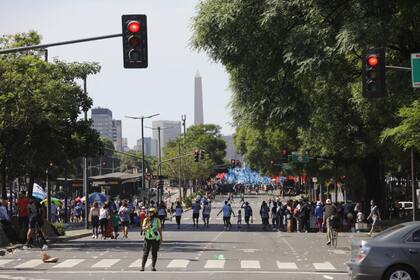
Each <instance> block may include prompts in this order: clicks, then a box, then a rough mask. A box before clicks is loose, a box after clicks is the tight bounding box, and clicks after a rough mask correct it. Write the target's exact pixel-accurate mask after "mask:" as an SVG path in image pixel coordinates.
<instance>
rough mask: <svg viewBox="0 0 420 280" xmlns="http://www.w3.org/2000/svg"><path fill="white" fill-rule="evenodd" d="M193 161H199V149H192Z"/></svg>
mask: <svg viewBox="0 0 420 280" xmlns="http://www.w3.org/2000/svg"><path fill="white" fill-rule="evenodd" d="M194 161H195V162H199V161H200V150H198V149H197V150H195V151H194Z"/></svg>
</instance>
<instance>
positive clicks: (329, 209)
mask: <svg viewBox="0 0 420 280" xmlns="http://www.w3.org/2000/svg"><path fill="white" fill-rule="evenodd" d="M336 216H337V208H336V207H335V206H334V205H332V204H331V199H329V198H328V199H327V200H326V201H325V206H324V215H323V219H322V223H323V224H324V225H327V238H328V241H327V245H330V244H331V239H332V231H331V230H332V226H333V222H334V221H333V220H334V218H335V217H336Z"/></svg>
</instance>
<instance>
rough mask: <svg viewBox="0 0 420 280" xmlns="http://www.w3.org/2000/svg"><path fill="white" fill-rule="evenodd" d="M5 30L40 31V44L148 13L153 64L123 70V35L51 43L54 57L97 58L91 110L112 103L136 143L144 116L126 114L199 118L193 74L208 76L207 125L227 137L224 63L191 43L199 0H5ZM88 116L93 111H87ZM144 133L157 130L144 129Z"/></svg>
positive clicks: (102, 31)
mask: <svg viewBox="0 0 420 280" xmlns="http://www.w3.org/2000/svg"><path fill="white" fill-rule="evenodd" d="M1 2H2V6H1V9H0V34H1V35H5V34H14V33H18V32H27V31H29V30H35V31H37V32H38V33H40V34H41V35H42V43H44V44H45V43H54V42H61V41H67V40H74V39H81V38H87V37H96V36H102V35H109V34H119V33H121V32H122V27H121V15H123V14H146V15H147V25H148V26H147V29H148V52H149V66H148V68H146V69H124V68H123V57H122V54H123V51H122V39H121V37H117V38H112V39H107V40H100V41H92V42H87V43H80V44H72V45H65V46H57V47H51V48H49V49H48V55H49V59H50V61H51V60H52V59H53V58H57V59H59V60H64V61H67V62H73V61H78V62H84V61H86V62H99V63H100V65H101V67H102V69H101V72H100V73H99V74H96V75H93V76H89V77H88V80H87V91H88V94H89V96H90V97H91V98H92V99H93V107H105V108H109V109H110V110H111V111H112V113H113V118H114V119H121V120H122V134H123V137H127V138H128V146H129V147H133V146H134V145H135V144H136V140H137V139H139V138H141V136H140V135H141V134H140V133H141V132H140V121H139V120H132V119H127V118H124V116H142V115H143V116H148V115H152V114H156V113H160V116H158V117H155V118H153V119H149V120H145V121H144V125H145V126H151V123H152V120H181V115H183V114H185V115H186V116H187V120H186V122H187V127H188V126H190V125H192V124H193V122H194V107H193V106H194V76H195V75H196V73H197V71H199V72H200V74H201V76H202V81H203V103H204V122H205V123H213V124H218V125H220V126H221V127H222V130H221V131H222V134H224V135H230V134H232V133H233V130H234V129H233V128H232V127H231V125H230V123H231V116H230V113H229V112H230V110H229V107H228V103H229V100H230V96H231V93H230V90H229V85H228V84H229V81H228V74H227V73H226V71H225V69H224V67H223V66H222V65H221V64H219V63H215V62H213V61H211V60H210V59H209V57H208V56H207V55H206V54H205V53H198V52H197V51H196V50H193V49H192V47H191V46H190V40H191V36H192V18H193V17H194V16H195V14H196V13H197V9H196V8H197V5H198V3H199V2H200V1H199V0H135V1H134V0H114V1H111V0H71V1H68V0H50V1H47V0H37V1H33V0H31V1H29V0H19V1H17V0H2V1H1ZM89 116H90V113H89ZM144 133H145V136H146V137H147V136H151V135H152V131H151V130H150V129H147V128H145V132H144Z"/></svg>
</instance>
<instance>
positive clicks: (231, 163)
mask: <svg viewBox="0 0 420 280" xmlns="http://www.w3.org/2000/svg"><path fill="white" fill-rule="evenodd" d="M235 165H236V160H234V159H231V160H230V166H231V167H232V168H234V167H235Z"/></svg>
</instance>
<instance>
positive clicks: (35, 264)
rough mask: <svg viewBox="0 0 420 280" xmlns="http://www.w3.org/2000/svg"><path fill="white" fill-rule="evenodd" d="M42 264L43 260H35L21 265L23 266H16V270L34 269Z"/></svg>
mask: <svg viewBox="0 0 420 280" xmlns="http://www.w3.org/2000/svg"><path fill="white" fill-rule="evenodd" d="M42 263H43V261H42V260H40V259H35V260H30V261H27V262H24V263H21V264H19V265H17V266H15V268H33V267H35V266H38V265H40V264H42Z"/></svg>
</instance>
